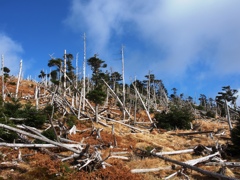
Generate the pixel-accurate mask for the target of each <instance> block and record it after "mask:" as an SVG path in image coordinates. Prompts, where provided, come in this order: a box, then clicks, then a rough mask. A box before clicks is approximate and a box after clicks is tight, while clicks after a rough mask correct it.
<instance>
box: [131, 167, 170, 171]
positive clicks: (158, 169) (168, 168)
mask: <svg viewBox="0 0 240 180" xmlns="http://www.w3.org/2000/svg"><path fill="white" fill-rule="evenodd" d="M171 169H172V167H171V166H167V167H158V168H148V169H132V170H131V173H147V172H157V171H161V170H171Z"/></svg>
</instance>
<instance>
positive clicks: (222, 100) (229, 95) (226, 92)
mask: <svg viewBox="0 0 240 180" xmlns="http://www.w3.org/2000/svg"><path fill="white" fill-rule="evenodd" d="M222 90H223V92H219V93H218V94H219V96H216V102H217V103H218V104H219V105H220V106H222V104H224V108H225V111H226V114H227V120H228V124H229V129H230V130H232V129H233V126H232V123H231V118H230V113H229V107H228V103H229V102H230V103H231V104H233V105H234V107H235V106H236V100H237V96H236V94H237V92H238V91H237V90H236V89H231V87H230V86H223V87H222Z"/></svg>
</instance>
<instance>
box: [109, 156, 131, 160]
mask: <svg viewBox="0 0 240 180" xmlns="http://www.w3.org/2000/svg"><path fill="white" fill-rule="evenodd" d="M110 158H116V159H123V160H129V157H126V156H110Z"/></svg>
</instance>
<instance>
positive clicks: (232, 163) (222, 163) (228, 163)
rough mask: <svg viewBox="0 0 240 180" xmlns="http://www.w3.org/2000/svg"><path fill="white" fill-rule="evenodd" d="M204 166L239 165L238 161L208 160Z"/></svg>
mask: <svg viewBox="0 0 240 180" xmlns="http://www.w3.org/2000/svg"><path fill="white" fill-rule="evenodd" d="M205 165H206V166H223V165H224V166H226V167H240V162H208V163H205Z"/></svg>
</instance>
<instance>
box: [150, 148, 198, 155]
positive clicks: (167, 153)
mask: <svg viewBox="0 0 240 180" xmlns="http://www.w3.org/2000/svg"><path fill="white" fill-rule="evenodd" d="M189 152H194V149H185V150H178V151H170V152H157V153H155V154H156V155H172V154H183V153H189Z"/></svg>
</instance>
